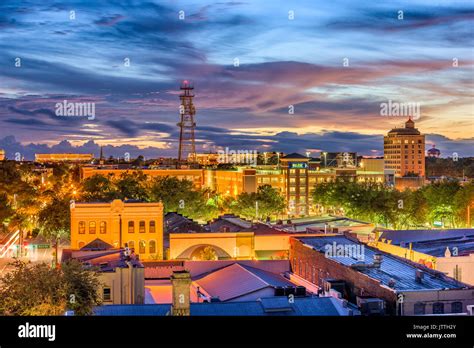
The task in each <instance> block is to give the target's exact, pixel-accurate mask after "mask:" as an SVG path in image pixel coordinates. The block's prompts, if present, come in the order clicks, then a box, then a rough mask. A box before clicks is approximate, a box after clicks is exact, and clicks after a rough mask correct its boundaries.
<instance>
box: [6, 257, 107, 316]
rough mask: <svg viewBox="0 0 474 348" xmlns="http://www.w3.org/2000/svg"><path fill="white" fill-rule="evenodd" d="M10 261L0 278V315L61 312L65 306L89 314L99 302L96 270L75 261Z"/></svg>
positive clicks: (64, 309)
mask: <svg viewBox="0 0 474 348" xmlns="http://www.w3.org/2000/svg"><path fill="white" fill-rule="evenodd" d="M13 265H14V269H13V270H12V271H11V272H9V273H7V274H5V275H4V276H3V278H1V280H0V281H1V283H2V287H1V288H0V315H20V316H31V315H63V314H64V312H65V311H66V310H68V309H71V310H75V311H76V314H77V315H89V314H91V313H92V308H93V307H94V306H96V305H100V303H101V302H100V298H99V297H98V294H99V291H98V290H99V288H100V282H99V280H98V277H99V274H98V273H96V272H94V271H92V270H86V269H84V268H83V267H82V265H81V264H80V263H78V262H77V261H70V262H68V263H65V264H63V268H62V269H59V268H51V267H49V266H48V265H47V264H45V263H39V264H28V263H25V262H22V261H16V262H15V263H14V264H13Z"/></svg>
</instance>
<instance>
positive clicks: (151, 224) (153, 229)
mask: <svg viewBox="0 0 474 348" xmlns="http://www.w3.org/2000/svg"><path fill="white" fill-rule="evenodd" d="M155 231H156V230H155V220H151V221H150V227H149V230H148V232H150V233H155Z"/></svg>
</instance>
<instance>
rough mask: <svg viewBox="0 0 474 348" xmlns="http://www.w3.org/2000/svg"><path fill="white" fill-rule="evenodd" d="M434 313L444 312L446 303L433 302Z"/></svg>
mask: <svg viewBox="0 0 474 348" xmlns="http://www.w3.org/2000/svg"><path fill="white" fill-rule="evenodd" d="M433 314H444V304H443V303H441V302H435V303H433Z"/></svg>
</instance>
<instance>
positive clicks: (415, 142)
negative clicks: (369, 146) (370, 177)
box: [384, 118, 425, 177]
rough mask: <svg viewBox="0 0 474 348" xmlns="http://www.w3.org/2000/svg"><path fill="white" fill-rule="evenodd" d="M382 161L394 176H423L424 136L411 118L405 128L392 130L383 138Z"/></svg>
mask: <svg viewBox="0 0 474 348" xmlns="http://www.w3.org/2000/svg"><path fill="white" fill-rule="evenodd" d="M384 161H385V169H392V170H394V171H395V175H396V176H399V177H401V176H411V175H413V176H419V177H424V176H425V135H424V134H421V133H420V131H419V130H418V129H416V128H415V122H413V120H412V119H411V118H410V119H409V120H408V121H407V122H405V128H394V129H392V130H391V131H390V132H388V134H387V135H386V136H385V137H384Z"/></svg>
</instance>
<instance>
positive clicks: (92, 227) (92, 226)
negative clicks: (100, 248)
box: [89, 221, 95, 234]
mask: <svg viewBox="0 0 474 348" xmlns="http://www.w3.org/2000/svg"><path fill="white" fill-rule="evenodd" d="M89 234H95V221H91V222H89Z"/></svg>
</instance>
